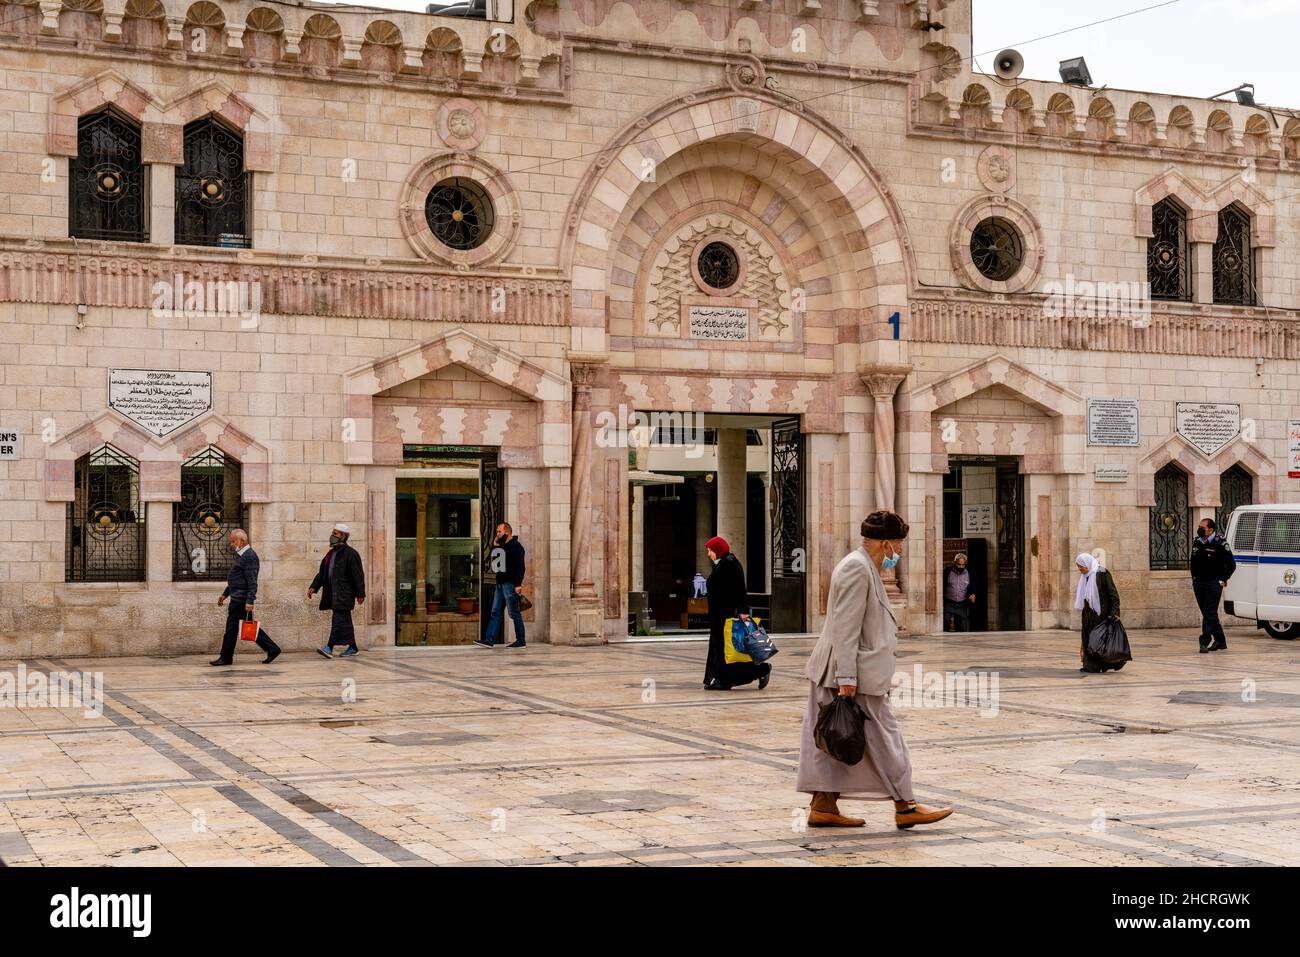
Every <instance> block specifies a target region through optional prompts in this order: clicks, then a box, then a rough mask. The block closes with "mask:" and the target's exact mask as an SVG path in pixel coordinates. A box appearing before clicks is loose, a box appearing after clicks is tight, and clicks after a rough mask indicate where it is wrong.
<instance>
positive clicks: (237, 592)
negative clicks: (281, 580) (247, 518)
mask: <svg viewBox="0 0 1300 957" xmlns="http://www.w3.org/2000/svg"><path fill="white" fill-rule="evenodd" d="M261 565H262V563H261V562H260V561H258V558H257V552H255V551H253V546H252V545H250V546H248V550H247V551H245V552H244V554H242V555H236V556H235V562H234V564H233V565H231V566H230V571H229V572H228V573H227V574H226V590H225V591H224V592H222V594H223V595H225V596H226V597H227V598H229V599H230V600H231V602H237V601H242V602H243V603H244V604H245V605H248V604H255V603H256V602H257V573H258V571H260V570H261Z"/></svg>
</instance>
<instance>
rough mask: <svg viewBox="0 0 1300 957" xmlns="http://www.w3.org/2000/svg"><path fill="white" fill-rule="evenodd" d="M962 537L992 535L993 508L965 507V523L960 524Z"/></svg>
mask: <svg viewBox="0 0 1300 957" xmlns="http://www.w3.org/2000/svg"><path fill="white" fill-rule="evenodd" d="M962 534H963V535H992V534H993V506H992V505H991V504H990V505H967V506H966V521H965V522H964V523H963V524H962Z"/></svg>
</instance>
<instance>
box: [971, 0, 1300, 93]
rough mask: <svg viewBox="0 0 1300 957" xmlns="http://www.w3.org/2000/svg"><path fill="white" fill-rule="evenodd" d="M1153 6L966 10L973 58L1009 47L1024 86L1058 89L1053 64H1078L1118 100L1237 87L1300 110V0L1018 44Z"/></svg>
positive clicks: (1221, 3)
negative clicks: (1125, 94)
mask: <svg viewBox="0 0 1300 957" xmlns="http://www.w3.org/2000/svg"><path fill="white" fill-rule="evenodd" d="M1158 2H1160V0H1088V2H1087V3H1071V2H1065V0H975V54H976V60H977V62H978V64H979V67H980V69H982V70H984V71H985V72H989V71H991V70H992V68H993V58H992V56H991V55H990V56H981V55H980V54H984V53H987V52H988V51H990V50H993V51H996V50H1000V49H1002V48H1003V47H1006V46H1014V47H1015V48H1016V49H1018V50H1019V51H1020V52H1021V54H1023V55H1024V58H1025V72H1024V73H1023V74H1022V75H1023V76H1025V77H1028V78H1030V79H1035V80H1054V79H1058V78H1059V75H1058V73H1057V64H1058V63H1059V62H1060V61H1061V60H1066V59H1070V58H1071V57H1076V56H1081V57H1084V58H1085V59H1086V60H1087V61H1088V70H1089V72H1090V73H1091V74H1092V80H1093V83H1094V84H1095V85H1097V86H1101V85H1103V84H1105V85H1107V86H1111V87H1118V88H1120V89H1126V90H1144V91H1147V92H1154V93H1179V94H1183V95H1185V96H1204V97H1208V96H1212V95H1214V94H1215V93H1219V92H1222V91H1223V90H1226V89H1228V88H1229V87H1234V86H1237V85H1238V84H1241V83H1254V84H1255V99H1256V101H1257V102H1259V103H1268V104H1270V105H1272V106H1286V107H1292V108H1300V63H1298V62H1297V60H1298V59H1300V58H1297V56H1296V52H1295V41H1296V38H1297V36H1298V35H1300V0H1178V2H1177V3H1173V4H1170V5H1169V6H1165V7H1160V8H1158V9H1154V10H1148V11H1146V12H1145V13H1138V14H1135V15H1133V16H1130V17H1125V18H1124V19H1122V20H1115V21H1114V22H1112V23H1104V24H1100V25H1098V26H1095V27H1088V28H1087V29H1083V30H1076V31H1074V32H1071V33H1066V34H1064V35H1063V36H1059V37H1053V38H1051V39H1047V40H1039V41H1037V42H1034V43H1028V42H1025V41H1028V40H1033V39H1034V38H1035V37H1041V36H1046V35H1048V34H1051V33H1056V32H1057V31H1059V30H1068V29H1070V28H1071V27H1076V26H1079V25H1081V24H1083V23H1090V22H1093V21H1097V20H1104V19H1106V18H1108V17H1114V16H1119V15H1120V14H1123V13H1127V12H1129V11H1131V10H1140V9H1142V8H1143V7H1150V6H1153V5H1154V4H1156V3H1158Z"/></svg>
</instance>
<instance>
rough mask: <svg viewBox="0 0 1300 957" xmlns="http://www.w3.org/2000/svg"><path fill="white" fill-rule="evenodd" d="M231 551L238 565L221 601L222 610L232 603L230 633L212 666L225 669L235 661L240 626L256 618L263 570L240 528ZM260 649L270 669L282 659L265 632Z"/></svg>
mask: <svg viewBox="0 0 1300 957" xmlns="http://www.w3.org/2000/svg"><path fill="white" fill-rule="evenodd" d="M230 548H231V551H233V552H234V553H235V562H234V564H233V565H231V566H230V571H229V572H228V573H227V574H226V590H225V591H223V592H222V593H221V597H220V598H218V599H217V605H218V607H219V606H221V605H224V604H225V603H226V599H227V598H229V599H230V610H229V611H228V612H226V633H225V635H224V636H223V638H222V639H221V654H220V655H218V656H217V660H216V661H209V662H208V664H210V665H213V666H215V667H218V668H220V667H224V666H225V665H228V664H231V663H233V662H234V660H235V642H236V641H238V640H239V623H240V622H241V621H243V620H244V617H245V616H247V617H249V618H252V617H253V603H254V602H255V601H256V600H257V573H258V571H259V570H260V569H261V562H259V561H258V558H257V552H255V551H253V546H252V545H250V544H248V533H247V532H246V531H244V530H243V529H242V528H237V529H235V530H234V531H233V532H231V533H230ZM257 647H259V648H261V649H262V650H263V651H265V652H266V657H265V658H263V659H262V664H264V665H269V664H270V663H271V662H273V661H275V659H276V658H278V657H280V646H279V645H277V644H276V643H275V642H274V641H272V640H271V636H270V635H268V634H267V633H266V632H265V631H264V630H262V629H261V628H259V629H258V632H257Z"/></svg>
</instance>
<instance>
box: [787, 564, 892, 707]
mask: <svg viewBox="0 0 1300 957" xmlns="http://www.w3.org/2000/svg"><path fill="white" fill-rule="evenodd" d="M897 649H898V622H897V621H896V620H895V619H894V613H893V611H891V610H890V607H889V599H888V598H887V597H886V596H885V583H884V582H883V581H881V580H880V572H879V571H878V570H877V569H876V563H875V562H873V561H872V560H871V556H870V555H868V554H867V550H866V549H865V548H862V547H861V546H859V547H858V548H856V549H854V550H853V551H851V552H849V554H848V555H846V556H844V558H842V559H840V563H839V564H838V565H836V566H835V571H834V572H832V573H831V589H830V595H829V597H828V598H827V601H826V624H825V625H824V626H823V628H822V634H821V637H820V638H819V639H818V640H817V644H816V645H815V646H814V647H813V651H812V655H811V656H810V657H809V658H808V667H807V668H806V669H805V671H804V673H805V674H806V675H807V676H808V680H809V681H812V682H814V683H815V684H818V685H820V686H821V687H823V688H838V687H839V686H840V685H856V686H857V689H858V694H867V695H883V694H888V693H889V688H890V682H891V681H892V680H893V677H894V655H895V652H896V651H897Z"/></svg>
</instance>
